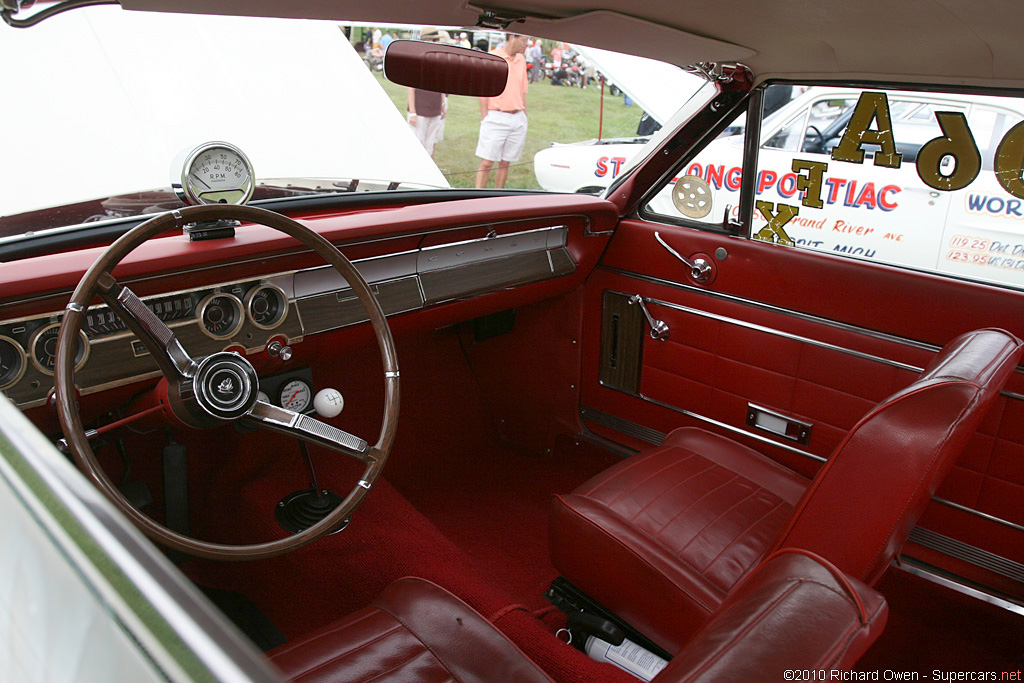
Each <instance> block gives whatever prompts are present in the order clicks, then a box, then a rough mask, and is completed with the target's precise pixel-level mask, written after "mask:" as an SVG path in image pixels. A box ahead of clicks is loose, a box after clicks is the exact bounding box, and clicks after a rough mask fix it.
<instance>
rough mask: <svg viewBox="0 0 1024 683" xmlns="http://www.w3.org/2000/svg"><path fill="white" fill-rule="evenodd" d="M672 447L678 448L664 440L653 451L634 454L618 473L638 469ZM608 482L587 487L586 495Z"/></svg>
mask: <svg viewBox="0 0 1024 683" xmlns="http://www.w3.org/2000/svg"><path fill="white" fill-rule="evenodd" d="M672 448H677V446H672V445H669V446H666V445H664V442H662V445H661V446H658V447H657V448H656V449H654V450H652V451H650V452H648V453H643V454H640V455H635V456H633V458H632V459H631V460H630V461H629V463H627V464H626V465H625V466H624V467H623V468H622V469H621V470H619V471H618V472H617V473H616V474H617V475H618V476H621V475H623V474H625V473H626V472H629V471H630V470H633V469H636V468H637V467H640V466H641V465H643V464H645V463H646V462H647V461H648V460H653V459H654V458H655V457H656V456H658V455H661V453H663V452H665V453H667V452H668V451H669V450H670V449H672ZM686 450H690V449H686ZM690 452H691V454H692V453H693V451H692V450H690ZM607 483H608V480H607V479H604V480H602V481H600V482H598V483H597V484H595V485H594V486H593V487H591V488H589V489H587V491H586V495H593V494H594V492H595V491H597V490H598V489H600V488H601V487H602V486H604V485H605V484H607Z"/></svg>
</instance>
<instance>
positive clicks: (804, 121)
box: [597, 87, 1024, 286]
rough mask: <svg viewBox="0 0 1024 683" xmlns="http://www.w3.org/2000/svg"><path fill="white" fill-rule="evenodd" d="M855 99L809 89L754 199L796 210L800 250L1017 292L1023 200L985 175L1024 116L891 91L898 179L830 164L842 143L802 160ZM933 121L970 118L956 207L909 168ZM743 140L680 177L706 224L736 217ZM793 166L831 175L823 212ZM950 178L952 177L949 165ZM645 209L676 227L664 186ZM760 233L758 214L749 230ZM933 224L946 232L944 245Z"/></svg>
mask: <svg viewBox="0 0 1024 683" xmlns="http://www.w3.org/2000/svg"><path fill="white" fill-rule="evenodd" d="M850 92H851V91H849V90H843V89H842V88H827V87H816V88H811V89H809V90H808V91H807V92H805V93H803V94H801V95H799V96H797V97H796V98H794V99H793V100H792V101H791V102H790V103H789V104H787V105H785V106H784V107H782V108H781V109H779V110H778V111H777V112H776V113H775V114H774V115H773V116H772V117H770V118H769V119H768V120H767V121H766V122H765V125H764V126H763V128H762V131H761V151H760V153H759V159H758V183H757V187H756V197H755V199H756V200H759V201H767V202H770V203H772V204H775V205H778V204H788V205H793V206H798V207H799V209H800V213H799V214H798V215H797V216H796V217H794V218H793V219H792V220H791V221H790V222H788V223H787V224H786V225H785V230H786V233H787V234H788V235H789V237H791V238H792V240H793V241H794V242H795V245H796V246H799V247H804V248H810V249H815V250H819V251H827V252H834V253H839V254H845V255H849V256H857V257H860V258H864V259H868V260H877V261H880V262H884V263H893V264H900V265H905V266H911V267H915V268H920V269H923V270H929V271H936V272H941V273H949V274H954V275H964V276H969V277H972V278H977V279H984V280H990V281H993V282H999V283H1003V284H1011V285H1015V286H1024V201H1021V200H1018V199H1012V198H1010V199H1007V198H1005V192H1003V191H1002V188H1001V187H1000V186H999V184H998V182H997V180H996V176H995V174H994V172H993V171H992V168H991V160H992V157H993V154H994V152H995V147H996V145H997V144H998V142H999V141H1000V140H1001V139H1002V137H1003V134H1004V133H1005V132H1006V130H1008V129H1009V128H1010V127H1011V126H1013V125H1014V124H1016V123H1017V122H1019V121H1021V120H1022V119H1024V112H1022V111H1017V110H1013V109H1010V108H1008V106H1007V105H1008V101H1007V100H1005V99H1002V100H1000V99H996V98H991V97H986V96H983V95H978V96H967V95H964V96H959V97H958V98H956V99H953V98H951V97H943V96H939V95H932V94H928V93H920V92H893V93H889V104H890V109H891V111H892V119H893V135H894V137H895V140H896V144H897V148H898V149H901V150H903V151H904V161H903V163H902V164H901V165H900V167H899V168H895V169H891V168H882V167H880V166H876V165H874V164H873V163H872V162H871V160H870V158H869V159H868V160H867V161H866V162H865V163H864V164H851V163H845V162H842V161H835V160H833V159H831V157H830V155H829V153H828V151H830V150H831V148H832V146H833V145H834V144H835V143H836V142H838V140H837V138H835V137H833V136H829V137H830V139H829V140H828V141H826V142H825V143H824V149H825V150H826V152H825V153H821V152H811V151H803V150H804V145H805V143H806V142H807V139H808V137H811V136H813V133H812V134H811V136H808V131H809V130H810V128H809V127H810V126H814V127H815V128H816V129H820V130H825V127H826V126H827V125H828V124H829V123H832V122H834V121H839V120H840V110H842V111H843V112H848V111H849V107H845V108H835V107H831V108H830V107H828V106H827V105H828V104H829V103H835V102H838V101H839V100H840V99H845V100H846V101H847V102H849V103H851V106H852V103H854V102H855V101H856V97H855V96H853V99H852V100H851V99H850V98H851V94H850ZM829 109H831V111H829ZM936 111H950V112H962V113H964V114H965V116H966V117H967V120H968V122H969V125H970V129H971V131H972V132H973V134H974V136H975V138H976V141H977V145H978V147H979V149H980V151H981V155H982V159H983V167H982V170H981V172H980V173H979V174H978V177H977V178H976V179H975V180H974V182H973V183H971V185H970V187H969V188H968V189H967V191H966V192H965V193H963V194H962V195H956V197H955V198H954V197H953V195H952V194H951V193H949V192H939V191H937V190H935V189H933V188H932V187H929V186H928V185H926V184H925V183H924V181H923V180H921V178H920V176H919V174H918V170H917V166H916V163H915V158H916V149H917V148H918V147H919V146H920V145H921V144H923V143H925V142H927V141H929V140H931V139H933V138H936V137H941V136H942V131H941V129H940V128H939V125H938V123H937V122H936V120H935V117H934V112H936ZM841 130H842V129H840V131H839V132H840V133H841ZM787 136H790V137H788V138H787ZM781 138H786V139H785V140H780V139H781ZM742 140H743V138H742V136H734V137H724V138H718V139H716V140H714V141H712V142H711V143H710V144H709V145H708V146H707V147H706V148H705V149H704V150H703V151H702V152H701V153H700V154H699V155H698V156H697V157H696V158H695V159H694V160H693V162H691V163H690V164H689V166H688V167H687V168H686V175H693V176H699V177H700V178H702V179H703V180H704V181H705V182H707V183H708V184H709V186H710V195H711V202H712V208H711V211H710V213H709V214H708V215H707V217H706V218H704V219H702V220H706V221H717V222H720V221H721V220H722V217H723V215H724V212H725V211H727V210H728V211H729V212H730V214H731V215H730V217H731V218H735V217H736V215H737V214H736V212H737V207H738V205H739V185H740V182H741V180H740V179H741V177H742V168H741V160H742V156H743V149H742ZM773 141H774V142H773ZM833 141H835V142H833ZM772 145H783V146H785V147H787V149H781V148H775V147H773V146H772ZM877 149H878V147H873V146H870V145H868V146H867V148H866V151H867V154H868V155H869V156H870V155H871V153H872V150H877ZM798 158H799V159H805V160H810V161H816V162H824V163H828V164H829V169H828V171H827V173H826V176H825V187H824V191H823V193H822V198H823V200H824V207H823V208H822V209H813V208H807V207H805V206H801V199H802V196H803V193H802V191H800V190H798V189H797V186H796V182H797V174H796V173H794V172H793V170H792V163H793V161H794V160H795V159H798ZM597 163H600V160H599V161H598V162H597ZM945 168H948V169H949V170H951V169H952V165H951V164H950V165H944V169H945ZM961 196H962V198H961ZM648 209H649V210H650V211H651V212H652V213H656V214H660V215H667V216H674V217H682V214H681V213H680V212H679V211H678V210H677V209H676V207H675V206H674V205H673V203H672V198H671V185H669V186H667V187H666V188H664V189H663V190H662V191H661V192H659V193H658V194H657V195H656V196H655V197H654V198H653V199H652V200H651V201H650V203H649V205H648ZM765 224H766V221H765V220H764V218H763V217H762V216H760V214H758V213H755V230H756V229H759V228H761V227H763V226H764V225H765ZM935 225H944V229H943V230H942V232H941V234H940V233H939V232H938V231H936V230H935V229H934V227H933V226H935Z"/></svg>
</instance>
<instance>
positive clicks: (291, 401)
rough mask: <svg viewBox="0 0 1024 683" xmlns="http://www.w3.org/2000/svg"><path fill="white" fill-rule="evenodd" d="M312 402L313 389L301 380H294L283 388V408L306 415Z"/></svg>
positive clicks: (281, 400) (281, 399)
mask: <svg viewBox="0 0 1024 683" xmlns="http://www.w3.org/2000/svg"><path fill="white" fill-rule="evenodd" d="M312 400H313V389H312V387H310V386H309V384H307V383H306V382H303V381H302V380H301V379H293V380H292V381H290V382H288V383H287V384H285V385H284V386H283V387H281V396H280V402H281V407H282V408H287V409H288V410H294V411H295V412H297V413H304V412H306V410H308V409H309V404H310V402H311V401H312Z"/></svg>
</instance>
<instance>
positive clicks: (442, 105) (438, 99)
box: [407, 26, 448, 158]
mask: <svg viewBox="0 0 1024 683" xmlns="http://www.w3.org/2000/svg"><path fill="white" fill-rule="evenodd" d="M443 34H445V32H444V31H438V30H437V29H436V28H434V27H433V26H423V27H422V28H420V40H422V41H425V42H428V43H437V42H444V40H443ZM407 102H408V105H407V106H408V121H409V126H410V127H411V128H412V130H413V133H415V134H416V139H417V140H419V141H420V144H422V145H423V148H424V149H426V150H427V154H429V155H430V157H431V158H433V157H434V147H435V146H436V145H437V143H438V142H439V141H440V140H441V138H442V137H443V136H444V115H445V113H446V111H447V109H448V101H447V96H446V95H444V94H442V93H439V92H434V91H432V90H420V89H419V88H408V97H407Z"/></svg>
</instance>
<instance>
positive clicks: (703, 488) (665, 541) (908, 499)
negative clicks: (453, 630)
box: [549, 330, 1022, 652]
mask: <svg viewBox="0 0 1024 683" xmlns="http://www.w3.org/2000/svg"><path fill="white" fill-rule="evenodd" d="M1021 352H1022V344H1021V341H1020V340H1019V339H1017V338H1016V337H1014V336H1013V335H1010V334H1008V333H1006V332H1003V331H1001V330H978V331H975V332H970V333H967V334H964V335H961V336H960V337H958V338H956V339H954V340H953V341H951V342H950V343H949V344H947V345H946V346H945V347H943V349H942V350H941V351H940V352H939V353H938V354H937V355H936V357H935V358H934V359H933V361H932V362H931V363H930V364H929V366H928V367H927V368H926V369H925V370H924V372H923V373H922V374H921V376H920V377H919V378H918V379H917V380H916V381H915V382H914V383H913V384H911V385H910V386H909V387H907V388H906V389H903V390H902V391H899V392H897V393H896V394H893V395H892V396H890V397H889V398H887V399H886V400H884V401H882V402H881V403H880V404H879V405H878V406H876V407H875V408H874V409H873V410H871V411H870V412H869V413H868V414H867V415H866V416H865V417H864V418H863V419H861V421H860V422H859V423H858V424H857V425H855V426H854V428H853V429H852V430H851V431H850V433H849V434H847V436H846V438H845V439H844V440H843V441H842V442H841V443H840V444H839V446H838V447H837V448H836V450H835V451H834V452H833V454H832V456H831V457H830V458H829V460H828V462H827V463H825V464H824V465H823V466H822V468H821V469H820V470H819V472H818V473H817V475H816V476H815V478H814V479H813V480H812V481H810V482H808V481H807V480H806V479H804V478H803V477H800V476H799V475H797V474H795V473H793V472H791V471H789V470H787V469H786V468H784V467H782V466H780V465H778V464H777V463H775V462H773V461H771V460H769V459H768V458H766V457H765V456H763V455H761V454H759V453H757V452H756V451H753V450H751V449H749V448H747V447H745V446H743V445H741V444H739V443H737V442H735V441H733V440H732V439H729V438H727V437H723V436H719V435H716V434H713V433H711V432H708V431H705V430H703V429H699V428H693V427H690V428H683V429H677V430H676V431H674V432H672V433H671V434H669V436H668V437H667V438H666V439H665V441H664V443H663V444H662V445H661V446H660V447H658V448H654V449H652V450H650V451H647V452H645V453H642V454H639V455H637V456H634V457H632V458H630V459H628V460H625V461H623V462H621V463H619V464H617V465H615V466H614V467H612V468H610V469H608V470H606V471H605V472H603V473H602V474H599V475H598V476H596V477H594V478H593V479H591V480H590V481H588V482H587V483H585V484H583V485H582V486H581V487H579V488H578V489H577V490H576V491H575V492H573V493H572V494H568V495H564V496H556V497H555V499H554V501H553V505H552V513H551V522H550V535H549V542H550V548H551V557H552V561H553V563H554V565H555V567H557V568H558V570H559V571H560V572H561V573H562V574H563V575H564V576H565V577H566V578H567V579H568V580H569V581H571V582H572V583H574V584H575V585H576V586H577V587H579V588H580V589H581V590H583V591H584V592H586V593H588V594H589V595H590V596H591V597H593V598H594V599H596V600H597V601H598V602H600V603H602V604H603V605H604V606H605V607H607V608H609V609H611V610H612V611H613V612H615V613H616V614H618V615H619V616H620V617H621V618H623V619H624V620H625V621H626V622H628V623H629V624H630V625H632V626H633V627H635V628H637V629H638V630H640V631H641V632H642V633H644V634H645V635H647V636H648V637H649V638H651V639H652V640H654V641H655V642H656V643H658V644H659V645H661V646H662V647H664V648H665V649H667V650H669V651H670V652H671V651H674V650H677V649H679V648H680V647H681V646H682V645H683V644H685V643H686V642H687V641H688V640H689V639H690V637H692V635H693V634H694V633H695V632H696V631H697V630H698V629H700V628H701V627H702V626H703V624H704V623H705V622H706V620H707V619H708V616H709V615H710V614H711V613H712V612H713V611H714V610H715V609H716V608H717V607H718V605H719V604H721V602H722V601H723V600H724V599H725V597H726V596H728V595H729V594H730V593H731V592H732V591H733V590H734V588H735V586H736V584H737V582H738V581H740V580H741V579H742V578H743V577H744V576H745V575H747V574H748V573H749V572H750V571H751V569H753V568H754V567H755V566H757V564H758V563H759V562H760V561H761V559H762V558H764V557H765V556H767V555H768V554H769V553H771V552H772V551H773V550H775V549H778V548H782V547H795V548H803V549H806V550H809V551H812V552H814V553H817V554H818V555H821V556H822V557H824V558H826V559H827V560H829V561H830V562H832V563H834V564H835V565H836V566H837V567H839V569H840V570H842V571H843V572H845V573H846V574H848V575H850V576H853V577H855V578H858V579H860V580H862V581H864V582H866V583H869V584H870V583H873V582H874V581H876V580H877V579H878V578H879V577H880V576H881V574H882V572H884V571H885V569H886V567H887V566H888V564H889V562H890V561H891V559H892V558H893V556H894V555H895V554H896V552H897V551H898V550H899V548H900V546H901V545H902V544H903V542H904V541H905V540H906V538H907V535H908V534H909V533H910V530H911V529H912V528H913V526H914V524H915V523H916V521H917V519H918V518H919V517H920V516H921V514H922V512H923V511H924V507H925V505H927V503H928V501H929V500H930V499H931V497H932V495H933V494H934V492H935V490H936V488H937V487H938V485H939V483H940V482H941V481H942V479H943V478H944V477H945V475H946V473H947V472H948V471H949V468H950V467H952V465H953V463H954V462H955V460H956V459H957V457H958V455H959V453H960V452H961V451H962V450H963V448H964V446H965V445H966V443H967V441H968V440H969V439H970V438H971V436H972V434H973V433H974V432H975V430H976V429H977V427H978V424H979V423H980V421H981V420H982V418H983V417H984V416H985V413H986V412H987V411H988V409H989V408H990V407H991V404H992V402H993V401H994V400H995V398H996V397H997V396H998V394H999V392H1000V390H1001V389H1002V388H1003V386H1004V385H1005V383H1006V381H1007V379H1008V378H1009V376H1010V374H1011V373H1012V372H1013V371H1014V369H1015V368H1016V366H1017V363H1018V362H1019V360H1020V357H1021Z"/></svg>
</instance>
